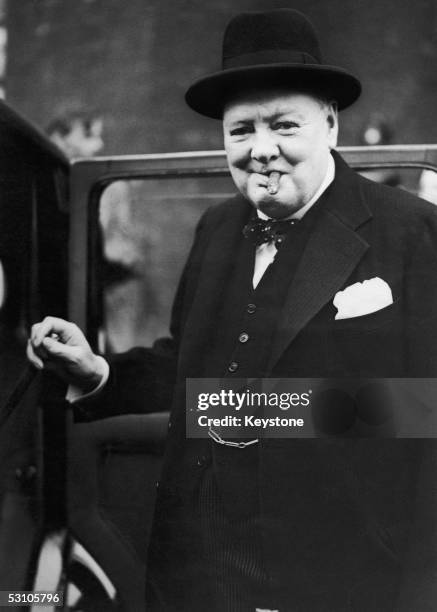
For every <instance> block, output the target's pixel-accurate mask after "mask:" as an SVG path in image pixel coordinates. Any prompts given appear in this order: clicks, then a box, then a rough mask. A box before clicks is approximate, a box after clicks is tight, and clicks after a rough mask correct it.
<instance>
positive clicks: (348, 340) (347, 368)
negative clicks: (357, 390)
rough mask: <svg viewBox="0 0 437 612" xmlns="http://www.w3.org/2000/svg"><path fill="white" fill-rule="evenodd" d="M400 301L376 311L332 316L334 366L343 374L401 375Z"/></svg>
mask: <svg viewBox="0 0 437 612" xmlns="http://www.w3.org/2000/svg"><path fill="white" fill-rule="evenodd" d="M402 324H403V317H402V301H401V300H396V301H395V302H394V303H393V304H390V306H386V307H385V308H382V309H381V310H378V311H377V312H372V313H370V314H367V315H364V316H361V317H353V318H350V319H340V320H334V321H333V322H332V326H331V332H330V336H331V342H332V344H331V346H332V355H333V360H334V369H335V370H336V371H337V374H338V375H343V376H345V375H346V376H350V375H354V376H373V377H388V376H391V377H394V376H402V373H403V363H404V359H405V338H404V330H403V325H402Z"/></svg>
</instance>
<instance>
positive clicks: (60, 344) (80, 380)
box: [27, 317, 103, 393]
mask: <svg viewBox="0 0 437 612" xmlns="http://www.w3.org/2000/svg"><path fill="white" fill-rule="evenodd" d="M27 357H28V359H29V361H30V362H31V363H32V364H33V365H34V366H35V367H36V368H38V369H39V370H43V369H45V370H48V371H51V372H54V373H55V374H57V375H58V376H60V377H61V378H62V379H63V380H65V382H67V383H68V384H70V385H74V386H75V387H78V388H79V389H81V390H82V391H83V392H84V393H88V392H89V391H92V390H93V389H95V388H96V387H97V386H98V385H99V383H100V381H101V380H102V377H103V369H102V360H101V358H99V357H97V355H95V354H94V353H93V352H92V350H91V347H90V345H89V344H88V342H87V339H86V338H85V336H84V335H83V333H82V332H81V330H80V329H79V328H78V327H77V325H75V324H74V323H70V322H69V321H64V319H58V318H56V317H46V318H45V319H44V320H43V321H42V322H41V323H36V324H35V325H33V326H32V331H31V336H30V339H29V341H28V343H27Z"/></svg>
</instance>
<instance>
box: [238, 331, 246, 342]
mask: <svg viewBox="0 0 437 612" xmlns="http://www.w3.org/2000/svg"><path fill="white" fill-rule="evenodd" d="M238 340H239V341H240V342H242V343H243V344H244V343H245V342H247V341H248V340H249V334H247V333H246V332H243V333H242V334H240V335H239V336H238Z"/></svg>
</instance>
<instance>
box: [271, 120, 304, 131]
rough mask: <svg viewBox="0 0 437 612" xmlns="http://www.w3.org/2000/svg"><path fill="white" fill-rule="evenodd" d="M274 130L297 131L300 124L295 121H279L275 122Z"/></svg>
mask: <svg viewBox="0 0 437 612" xmlns="http://www.w3.org/2000/svg"><path fill="white" fill-rule="evenodd" d="M272 127H273V129H274V130H284V131H289V132H290V131H295V130H296V129H297V128H298V127H299V126H298V125H297V123H294V121H277V122H276V123H274V124H273V126H272Z"/></svg>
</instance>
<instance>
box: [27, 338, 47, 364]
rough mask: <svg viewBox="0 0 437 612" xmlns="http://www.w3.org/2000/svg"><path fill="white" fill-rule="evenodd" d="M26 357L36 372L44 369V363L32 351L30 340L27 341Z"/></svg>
mask: <svg viewBox="0 0 437 612" xmlns="http://www.w3.org/2000/svg"><path fill="white" fill-rule="evenodd" d="M26 355H27V358H28V360H29V361H30V363H31V364H32V365H34V366H35V367H36V368H37V369H38V370H42V369H43V368H44V363H43V361H42V359H40V358H39V357H38V355H37V354H36V353H35V351H34V350H33V347H32V344H31V342H30V340H28V341H27V348H26Z"/></svg>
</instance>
